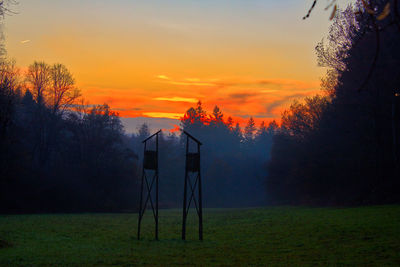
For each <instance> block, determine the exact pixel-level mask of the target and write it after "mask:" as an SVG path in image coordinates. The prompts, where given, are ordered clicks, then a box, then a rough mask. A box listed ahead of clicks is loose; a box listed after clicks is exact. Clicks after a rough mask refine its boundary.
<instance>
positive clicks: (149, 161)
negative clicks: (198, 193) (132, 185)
mask: <svg viewBox="0 0 400 267" xmlns="http://www.w3.org/2000/svg"><path fill="white" fill-rule="evenodd" d="M160 132H161V130H159V131H158V132H156V133H155V134H153V135H151V136H149V137H148V138H146V139H145V140H143V142H142V143H144V156H143V170H142V184H141V189H140V206H139V221H138V239H140V225H141V222H142V218H143V215H144V212H145V211H146V207H147V204H148V201H149V200H150V205H151V209H152V211H153V216H154V221H155V227H156V228H155V239H156V240H158V135H159V133H160ZM154 136H155V137H156V144H155V145H156V149H155V150H148V148H147V142H148V141H149V140H150V139H152V138H153V137H154ZM146 170H149V171H153V172H154V174H153V177H152V178H151V183H149V180H148V177H147V175H146ZM154 182H155V184H156V201H155V202H156V203H155V207H154V204H153V199H152V196H151V192H152V189H153V184H154ZM144 184H146V191H147V197H146V200H145V202H144V205H143V186H144Z"/></svg>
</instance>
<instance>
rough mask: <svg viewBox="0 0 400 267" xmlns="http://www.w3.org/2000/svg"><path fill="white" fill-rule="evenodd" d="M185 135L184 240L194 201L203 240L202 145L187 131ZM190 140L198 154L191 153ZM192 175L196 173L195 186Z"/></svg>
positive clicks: (200, 236) (200, 237) (200, 235)
mask: <svg viewBox="0 0 400 267" xmlns="http://www.w3.org/2000/svg"><path fill="white" fill-rule="evenodd" d="M183 133H184V134H186V164H185V186H184V190H183V221H182V240H185V239H186V218H187V214H188V212H189V208H190V204H191V202H192V200H193V202H194V205H195V207H196V212H197V215H198V216H199V239H200V240H203V207H202V197H201V172H200V146H201V145H202V144H201V142H200V141H199V140H197V139H196V138H194V137H193V136H191V135H190V134H189V133H187V132H186V131H183ZM190 139H191V140H193V141H194V142H195V143H196V144H197V152H195V153H191V152H190V150H189V143H190ZM190 173H194V174H195V177H196V178H195V180H194V183H193V184H192V182H191V178H190ZM188 184H189V188H190V191H191V194H190V197H189V203H188V204H187V199H188V198H187V187H188ZM196 186H197V188H198V203H197V202H196V195H195V190H196ZM186 204H187V205H186Z"/></svg>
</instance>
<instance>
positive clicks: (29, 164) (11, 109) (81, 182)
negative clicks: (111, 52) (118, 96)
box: [0, 60, 138, 212]
mask: <svg viewBox="0 0 400 267" xmlns="http://www.w3.org/2000/svg"><path fill="white" fill-rule="evenodd" d="M79 96H80V93H79V90H78V89H77V88H76V86H75V81H74V79H73V76H72V74H71V73H70V72H69V70H68V69H67V68H66V67H65V66H64V65H62V64H54V65H52V66H51V65H48V64H46V63H44V62H34V63H33V64H32V65H30V66H29V68H28V71H27V72H26V73H25V74H24V75H21V74H20V73H19V71H18V69H17V68H16V67H15V63H14V62H12V61H7V60H3V61H2V62H1V63H0V127H1V132H0V135H1V136H0V177H1V179H0V183H1V186H0V191H1V192H0V203H1V208H0V210H1V211H2V212H29V211H31V212H52V211H87V210H92V211H101V210H108V211H112V210H116V209H118V210H121V209H131V210H132V209H135V207H136V203H135V199H134V198H133V197H132V196H134V195H135V194H136V193H137V192H136V190H137V187H136V178H137V168H138V167H137V161H136V159H137V156H136V155H135V153H134V152H133V151H132V150H130V149H128V145H127V143H128V142H129V140H128V138H127V136H126V135H125V134H124V131H123V126H122V124H121V121H120V119H119V117H118V115H117V114H116V113H114V112H112V111H111V110H110V108H109V107H108V106H107V105H95V106H90V105H85V104H83V103H78V102H77V100H78V97H79Z"/></svg>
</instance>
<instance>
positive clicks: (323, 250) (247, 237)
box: [0, 206, 400, 266]
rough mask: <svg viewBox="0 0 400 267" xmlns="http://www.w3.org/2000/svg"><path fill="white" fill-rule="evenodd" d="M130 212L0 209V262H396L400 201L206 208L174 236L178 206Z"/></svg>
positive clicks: (399, 257) (398, 262) (399, 260)
mask: <svg viewBox="0 0 400 267" xmlns="http://www.w3.org/2000/svg"><path fill="white" fill-rule="evenodd" d="M150 214H151V213H150V212H148V213H147V215H146V216H145V218H144V221H143V228H142V233H143V240H141V241H138V240H136V227H137V214H65V215H64V214H58V215H12V216H8V215H7V216H6V215H2V216H0V240H1V241H0V265H1V266H8V265H9V266H16V265H17V266H18V265H30V266H31V265H48V266H50V265H52V266H59V265H69V266H82V265H85V266H86V265H139V264H144V265H163V266H171V265H172V266H174V265H192V264H195V265H203V266H207V265H225V266H227V265H228V266H238V265H263V266H265V265H268V266H276V265H279V266H288V265H290V266H299V265H308V266H315V265H321V266H342V265H349V266H355V265H358V266H360V265H362V266H392V265H393V266H400V206H373V207H361V208H297V207H296V208H294V207H274V208H256V209H206V210H205V214H204V239H205V240H204V241H203V242H200V241H198V240H196V238H197V224H196V221H195V217H194V215H193V216H192V217H190V220H189V222H188V223H189V226H188V236H187V237H188V241H185V242H184V241H181V240H180V231H181V212H180V210H163V211H160V241H154V240H152V238H153V236H154V227H153V224H152V221H151V217H150Z"/></svg>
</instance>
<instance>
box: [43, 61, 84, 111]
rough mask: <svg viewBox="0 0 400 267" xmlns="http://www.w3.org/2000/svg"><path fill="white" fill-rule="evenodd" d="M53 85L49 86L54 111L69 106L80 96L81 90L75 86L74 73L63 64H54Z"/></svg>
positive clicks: (49, 95)
mask: <svg viewBox="0 0 400 267" xmlns="http://www.w3.org/2000/svg"><path fill="white" fill-rule="evenodd" d="M50 79H51V87H50V88H49V93H48V99H49V101H48V102H49V103H48V104H49V105H51V109H52V111H53V113H56V112H58V111H63V110H65V109H66V108H68V107H69V106H70V105H71V104H73V103H74V101H75V100H76V99H77V98H78V97H79V96H80V92H79V90H78V89H77V88H76V87H75V80H74V78H73V77H72V74H71V73H70V72H69V70H68V69H67V68H66V67H65V66H64V65H63V64H54V65H53V67H52V68H51V69H50Z"/></svg>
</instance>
